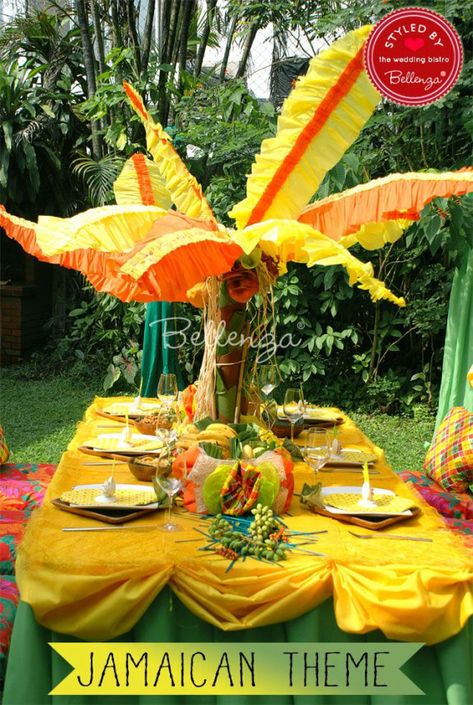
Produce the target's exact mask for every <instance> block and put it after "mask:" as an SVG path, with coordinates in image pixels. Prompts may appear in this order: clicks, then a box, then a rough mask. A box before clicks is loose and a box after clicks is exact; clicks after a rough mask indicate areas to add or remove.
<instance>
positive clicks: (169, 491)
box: [154, 462, 187, 532]
mask: <svg viewBox="0 0 473 705" xmlns="http://www.w3.org/2000/svg"><path fill="white" fill-rule="evenodd" d="M186 477H187V465H186V463H185V462H184V463H183V465H182V472H181V475H180V477H176V476H175V475H173V474H172V473H171V471H170V467H169V466H168V467H160V466H158V468H157V470H156V475H155V478H154V479H155V482H156V486H157V487H159V489H161V490H162V491H163V492H164V493H165V494H166V495H167V497H168V504H167V515H166V521H165V523H164V524H163V525H162V526H160V527H159V530H160V531H167V532H169V531H181V530H182V526H181V525H180V524H175V523H174V522H173V521H172V504H173V500H174V497H175V495H176V494H177V493H178V492H179V490H181V489H182V488H183V487H184V485H185V481H186ZM155 489H156V488H155Z"/></svg>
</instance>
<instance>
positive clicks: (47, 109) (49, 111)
mask: <svg viewBox="0 0 473 705" xmlns="http://www.w3.org/2000/svg"><path fill="white" fill-rule="evenodd" d="M41 107H42V109H43V111H44V112H45V113H46V115H47V116H48V117H50V118H55V117H56V115H55V113H54V110H52V109H51V108H50V107H49V105H47V104H46V103H42V104H41Z"/></svg>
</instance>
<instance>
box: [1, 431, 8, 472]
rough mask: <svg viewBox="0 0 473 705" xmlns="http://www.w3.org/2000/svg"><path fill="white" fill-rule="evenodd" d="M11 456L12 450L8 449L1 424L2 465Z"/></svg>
mask: <svg viewBox="0 0 473 705" xmlns="http://www.w3.org/2000/svg"><path fill="white" fill-rule="evenodd" d="M9 456H10V451H9V450H8V446H7V442H6V440H5V434H4V432H3V426H0V465H3V463H6V462H7V460H8V458H9Z"/></svg>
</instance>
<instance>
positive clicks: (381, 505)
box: [324, 492, 414, 514]
mask: <svg viewBox="0 0 473 705" xmlns="http://www.w3.org/2000/svg"><path fill="white" fill-rule="evenodd" d="M360 499H361V495H360V494H355V493H351V492H350V493H348V492H347V493H346V494H341V493H340V494H335V493H334V494H329V495H325V496H324V503H325V504H328V505H330V506H331V507H335V508H336V509H343V510H344V511H349V512H353V513H355V512H363V514H365V513H366V514H401V513H402V512H405V511H406V509H410V508H411V507H412V506H414V503H413V501H412V500H410V499H406V497H398V496H397V495H390V494H374V495H373V497H372V498H371V501H372V502H373V503H374V505H375V506H373V507H368V506H364V505H360V504H359V502H360Z"/></svg>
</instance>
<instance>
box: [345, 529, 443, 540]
mask: <svg viewBox="0 0 473 705" xmlns="http://www.w3.org/2000/svg"><path fill="white" fill-rule="evenodd" d="M348 533H349V534H351V535H352V536H356V538H357V539H397V540H399V541H429V542H431V541H432V539H426V538H423V537H421V536H403V535H401V534H375V535H373V534H356V533H355V532H354V531H350V530H348Z"/></svg>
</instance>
